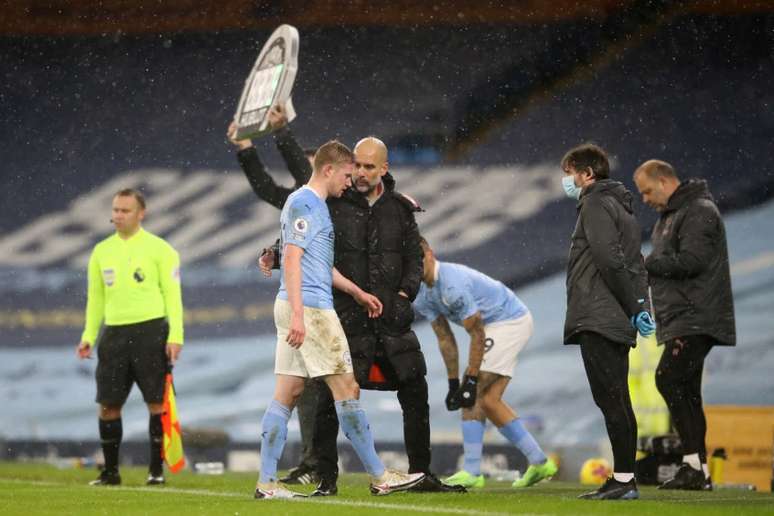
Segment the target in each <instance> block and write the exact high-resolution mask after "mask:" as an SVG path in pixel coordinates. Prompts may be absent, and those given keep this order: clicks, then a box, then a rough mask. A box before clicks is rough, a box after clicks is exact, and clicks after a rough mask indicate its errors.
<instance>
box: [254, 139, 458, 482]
mask: <svg viewBox="0 0 774 516" xmlns="http://www.w3.org/2000/svg"><path fill="white" fill-rule="evenodd" d="M296 146H297V144H296ZM243 167H244V170H245V173H246V174H247V175H248V177H249V176H251V175H254V174H256V173H259V171H258V170H257V169H256V170H249V169H248V168H247V167H245V164H243ZM289 170H290V172H291V173H292V174H293V178H294V179H295V180H296V182H297V183H304V182H305V181H306V180H307V179H308V175H309V173H310V169H309V167H305V166H299V167H298V168H293V167H289ZM264 173H265V172H264ZM352 182H353V187H352V188H351V189H349V190H347V191H346V192H345V193H344V195H342V196H341V197H340V198H337V199H333V198H331V199H329V201H328V208H329V209H330V213H331V218H332V220H333V226H334V231H335V250H334V265H335V267H336V268H337V269H338V271H339V272H340V273H341V274H343V275H344V276H345V277H347V278H349V279H350V280H352V281H353V282H354V283H355V284H357V285H358V286H359V287H360V288H363V289H368V292H370V293H372V294H374V295H375V296H377V297H378V298H379V300H380V301H381V302H382V304H383V306H384V312H383V313H382V316H381V317H380V318H378V319H369V318H368V316H367V314H366V312H364V311H363V309H362V307H360V306H359V305H357V304H356V303H355V304H352V303H351V302H350V301H351V297H350V296H349V295H347V294H345V293H343V292H339V291H337V290H334V293H333V294H334V295H333V301H334V307H335V309H336V313H337V315H338V316H339V319H340V321H341V324H342V326H343V327H344V332H345V334H346V336H347V341H348V343H349V348H350V353H351V354H352V363H353V367H354V372H355V378H356V379H357V382H358V384H359V385H360V387H361V388H363V389H373V390H395V391H397V394H398V402H399V403H400V405H401V409H402V411H403V435H404V443H405V446H406V454H407V455H408V459H409V471H410V472H412V473H418V472H422V473H425V474H426V477H425V480H423V481H422V482H421V483H420V484H418V485H417V486H415V487H413V488H412V489H411V491H421V492H446V491H449V492H464V491H465V489H464V488H463V487H461V486H449V485H446V484H444V483H442V482H440V481H439V480H438V478H437V477H436V476H435V475H433V474H432V473H431V472H430V458H431V457H430V407H429V404H428V389H427V382H426V380H425V374H426V373H427V369H426V365H425V360H424V355H423V354H422V350H421V348H420V346H419V341H418V339H417V337H416V335H415V334H414V332H413V331H411V323H412V322H413V320H414V311H413V309H412V307H411V301H412V300H413V299H414V298H415V297H416V294H417V292H418V291H419V284H420V282H421V279H422V271H423V267H422V251H421V248H420V245H419V232H418V230H417V226H416V221H415V220H414V212H416V211H421V209H420V208H419V206H418V204H417V203H416V202H415V201H414V200H412V199H411V198H409V197H407V196H405V195H402V194H400V193H398V192H396V191H395V180H394V179H393V177H392V176H391V175H390V174H389V164H388V160H387V148H386V146H385V145H384V143H383V142H381V141H380V140H378V139H377V138H364V139H363V140H361V141H360V142H359V143H358V144H357V145H356V146H355V174H354V176H353V178H352ZM251 183H252V181H251ZM363 315H365V317H363ZM314 429H315V435H314V438H313V441H312V447H313V448H314V449H316V450H318V471H317V472H318V474H319V475H320V476H321V481H320V484H319V486H318V488H317V490H315V492H314V493H313V495H316V496H327V495H332V494H336V492H337V487H336V482H337V479H338V465H337V462H338V457H337V454H336V437H337V435H338V419H337V418H336V412H335V407H334V405H333V398H331V397H330V391H329V390H328V389H322V392H321V394H320V400H319V402H318V405H317V417H316V422H315V424H314ZM320 450H323V451H320Z"/></svg>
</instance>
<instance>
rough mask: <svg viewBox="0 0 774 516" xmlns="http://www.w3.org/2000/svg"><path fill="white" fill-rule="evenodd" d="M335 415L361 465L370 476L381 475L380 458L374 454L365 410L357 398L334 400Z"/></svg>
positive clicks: (382, 469) (381, 465) (382, 471)
mask: <svg viewBox="0 0 774 516" xmlns="http://www.w3.org/2000/svg"><path fill="white" fill-rule="evenodd" d="M336 415H337V416H338V417H339V425H340V426H341V429H342V430H343V431H344V435H345V436H347V439H349V442H350V443H352V447H353V448H354V449H355V453H357V456H358V457H360V462H362V463H363V467H364V468H365V470H366V471H367V472H368V474H369V475H371V476H372V477H381V476H382V475H383V474H384V464H382V459H380V458H379V456H378V455H377V454H376V449H375V448H374V436H373V434H371V427H370V426H369V425H368V420H367V419H366V414H365V411H364V410H363V409H362V408H360V401H358V400H341V401H337V402H336Z"/></svg>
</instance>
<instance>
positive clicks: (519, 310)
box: [414, 238, 557, 488]
mask: <svg viewBox="0 0 774 516" xmlns="http://www.w3.org/2000/svg"><path fill="white" fill-rule="evenodd" d="M420 243H421V245H422V252H423V255H424V273H423V276H422V285H421V287H420V288H419V294H418V295H417V298H416V299H415V300H414V309H415V310H416V311H417V312H419V313H420V314H421V315H422V316H424V317H425V318H426V319H427V320H428V321H431V324H432V327H433V331H434V332H435V335H436V337H438V346H439V347H440V349H441V356H442V357H443V361H444V363H445V364H446V372H447V374H448V379H449V393H448V395H447V396H446V408H447V409H449V410H457V409H459V408H460V407H462V437H463V449H464V452H465V463H464V466H463V469H462V470H460V471H458V472H457V473H455V474H454V475H452V476H451V477H449V478H447V479H446V483H447V484H452V485H461V486H465V487H472V488H477V487H484V476H483V475H482V474H481V452H482V448H483V440H484V430H485V427H486V420H487V419H489V420H490V421H491V422H492V423H494V425H495V426H496V427H497V429H498V430H499V431H500V433H501V434H502V435H503V436H504V437H505V438H506V439H508V441H510V442H511V443H512V444H513V445H514V446H516V448H517V449H518V450H519V451H521V452H522V453H523V454H524V456H525V457H526V458H527V460H528V461H529V467H528V468H527V471H526V472H525V474H524V476H523V477H522V478H520V479H518V480H516V481H515V482H514V483H513V487H515V488H522V487H529V486H531V485H534V484H536V483H537V482H540V481H541V480H543V479H545V478H550V477H552V476H553V475H554V474H555V473H556V471H557V467H556V464H555V463H554V462H553V461H552V460H551V459H549V458H548V457H546V454H545V453H543V450H542V449H541V448H540V445H538V443H537V442H536V441H535V439H534V438H533V437H532V435H531V434H530V433H529V432H528V431H527V429H526V428H524V425H523V424H522V423H521V420H520V419H519V418H518V417H517V416H516V413H515V412H514V410H513V409H512V408H511V407H510V406H508V404H507V403H505V402H504V401H503V393H504V392H505V389H506V388H507V386H508V382H509V381H510V380H511V375H512V374H513V368H514V367H515V366H516V360H517V357H518V354H519V352H520V351H521V350H522V349H523V348H524V346H526V344H527V341H528V340H529V338H530V337H531V336H532V324H533V323H532V315H531V314H530V312H529V310H528V309H527V307H526V306H525V305H524V304H523V303H522V302H521V300H520V299H519V298H518V297H516V294H514V293H513V291H511V290H510V289H508V288H507V287H506V286H505V285H503V284H502V283H501V282H499V281H497V280H494V279H492V278H490V277H489V276H486V275H485V274H482V273H480V272H478V271H476V270H473V269H471V268H469V267H466V266H464V265H458V264H456V263H445V262H440V261H439V260H437V259H436V257H435V254H434V253H433V250H432V249H431V248H430V245H429V244H428V243H427V241H426V240H425V239H424V238H421V239H420ZM449 321H452V322H454V323H456V324H459V325H461V326H463V327H464V328H465V330H467V332H468V334H469V335H470V355H469V358H468V367H467V369H466V370H465V376H464V378H463V381H462V385H460V380H459V354H458V350H457V342H456V340H455V338H454V334H453V333H452V331H451V328H450V327H449Z"/></svg>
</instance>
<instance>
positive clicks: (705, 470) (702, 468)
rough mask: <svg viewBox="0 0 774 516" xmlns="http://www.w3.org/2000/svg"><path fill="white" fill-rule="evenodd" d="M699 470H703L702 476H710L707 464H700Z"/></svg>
mask: <svg viewBox="0 0 774 516" xmlns="http://www.w3.org/2000/svg"><path fill="white" fill-rule="evenodd" d="M701 470H702V471H703V472H704V478H709V477H710V474H709V466H707V465H706V464H702V465H701Z"/></svg>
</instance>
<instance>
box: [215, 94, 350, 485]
mask: <svg viewBox="0 0 774 516" xmlns="http://www.w3.org/2000/svg"><path fill="white" fill-rule="evenodd" d="M269 125H270V126H271V128H272V130H273V131H272V136H273V138H274V143H275V144H276V146H277V150H278V151H279V152H280V154H281V155H282V159H283V160H284V161H285V165H286V166H287V167H288V169H289V170H299V169H307V168H308V169H309V173H308V175H311V161H310V160H311V159H313V158H314V149H301V147H300V146H299V145H298V143H297V142H296V139H295V138H294V137H293V134H292V132H291V131H290V128H289V127H288V125H287V118H286V115H285V112H284V110H283V108H282V107H280V106H274V107H273V108H272V109H271V111H270V112H269ZM236 129H237V128H236V122H232V123H231V125H230V126H229V128H228V132H227V134H226V136H227V137H228V139H229V141H231V143H233V144H234V145H235V146H236V147H237V148H238V149H239V151H237V161H239V165H240V166H241V167H242V170H243V171H244V172H245V175H246V176H247V181H248V182H249V183H250V186H251V187H252V189H253V192H255V195H257V196H258V198H259V199H261V200H263V201H265V202H267V203H269V204H271V205H272V206H274V207H275V208H277V209H280V210H281V209H282V207H283V206H284V205H285V201H286V200H287V198H288V196H289V195H290V194H291V193H292V192H293V191H295V190H297V189H298V188H299V187H300V186H301V185H303V184H304V183H303V182H301V183H299V182H298V181H296V184H295V185H294V186H293V188H287V187H285V186H281V185H278V184H277V183H275V182H274V179H272V177H271V176H270V175H269V173H268V172H267V171H266V167H265V166H264V164H263V162H262V161H261V159H260V157H259V156H258V152H257V151H256V149H255V147H254V146H253V142H252V141H250V139H249V138H246V139H242V140H237V139H236V136H235V135H236ZM324 388H326V387H325V385H324V383H323V382H321V381H319V380H315V379H309V380H307V381H306V386H305V388H304V392H303V394H301V397H300V398H299V399H298V403H297V404H296V408H297V409H298V422H299V426H300V429H301V463H300V464H299V465H298V466H296V467H295V468H293V469H291V470H290V471H289V472H288V474H287V475H286V476H285V477H283V478H281V479H280V481H281V482H283V483H286V484H316V483H318V482H319V480H320V479H319V478H318V476H317V463H318V460H319V458H318V457H319V455H320V454H325V453H329V454H330V453H331V449H330V447H328V448H315V447H314V446H313V445H312V438H313V436H314V424H315V421H316V419H315V411H316V407H317V399H318V397H319V395H320V391H321V390H322V389H324ZM332 453H333V460H335V459H336V451H335V446H334V449H333V452H332Z"/></svg>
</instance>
